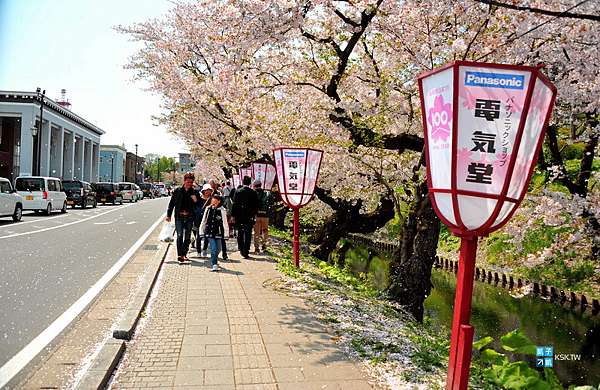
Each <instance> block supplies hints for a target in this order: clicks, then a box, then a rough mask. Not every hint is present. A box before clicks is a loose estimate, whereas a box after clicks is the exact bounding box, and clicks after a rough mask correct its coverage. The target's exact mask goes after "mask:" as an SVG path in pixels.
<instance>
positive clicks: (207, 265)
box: [174, 259, 244, 275]
mask: <svg viewBox="0 0 600 390" xmlns="http://www.w3.org/2000/svg"><path fill="white" fill-rule="evenodd" d="M174 263H176V262H174ZM184 264H186V265H189V266H191V267H202V268H206V270H207V271H210V259H205V260H192V259H190V261H189V262H187V263H184ZM222 264H223V262H222V261H219V271H218V272H220V273H222V274H228V275H244V273H243V272H240V271H234V270H230V269H227V268H224V267H223V266H222Z"/></svg>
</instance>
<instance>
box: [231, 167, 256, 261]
mask: <svg viewBox="0 0 600 390" xmlns="http://www.w3.org/2000/svg"><path fill="white" fill-rule="evenodd" d="M250 183H252V179H251V178H250V176H244V178H243V179H242V185H243V187H242V188H240V189H239V190H236V191H235V195H234V196H233V205H232V208H231V214H232V217H233V222H234V223H235V226H236V228H237V231H238V232H237V240H238V250H239V251H240V254H241V255H242V257H243V258H244V259H249V258H250V244H251V241H252V227H253V226H254V222H255V220H254V219H255V217H256V211H257V210H258V198H257V196H256V191H254V190H253V189H252V188H250Z"/></svg>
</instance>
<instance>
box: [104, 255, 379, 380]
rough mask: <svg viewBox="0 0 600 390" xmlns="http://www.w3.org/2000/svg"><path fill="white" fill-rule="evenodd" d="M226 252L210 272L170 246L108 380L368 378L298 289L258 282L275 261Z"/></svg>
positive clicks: (204, 264) (270, 272)
mask: <svg viewBox="0 0 600 390" xmlns="http://www.w3.org/2000/svg"><path fill="white" fill-rule="evenodd" d="M230 258H231V260H230V261H229V262H221V263H220V264H221V266H222V268H223V269H222V270H221V271H220V272H218V273H213V272H209V268H208V260H205V259H192V260H193V262H192V263H191V264H185V265H180V264H178V263H177V262H176V261H175V255H174V253H173V251H172V250H171V251H170V252H169V254H168V257H167V259H166V261H165V264H164V266H163V267H164V268H163V275H162V276H161V282H160V285H159V290H158V295H157V297H156V299H155V300H154V301H153V303H152V307H151V308H149V311H150V313H149V314H148V318H146V320H145V323H144V324H143V327H142V328H141V330H140V331H138V334H137V335H136V336H135V338H134V341H133V342H132V343H130V344H129V345H128V349H127V352H126V355H125V358H124V360H123V363H122V367H121V369H120V371H119V374H118V376H117V377H116V379H115V380H114V381H113V385H112V386H113V388H150V387H159V388H181V389H184V388H188V389H225V390H227V389H303V390H307V389H344V390H346V389H348V390H352V389H371V388H372V387H371V386H370V385H369V383H368V382H367V381H366V380H365V379H364V376H363V374H362V373H361V371H360V369H359V368H358V366H356V365H355V364H354V363H352V362H351V361H349V360H348V359H347V358H346V357H345V355H343V354H342V353H341V352H340V350H339V348H338V347H337V346H336V344H335V342H334V341H333V340H332V338H331V334H330V331H329V329H327V328H326V327H324V326H323V325H321V323H319V322H318V321H317V320H316V319H315V317H314V316H313V315H312V314H311V313H310V312H309V310H308V308H307V307H306V306H305V305H304V303H303V302H302V301H301V300H300V299H299V298H295V297H289V296H286V295H284V294H281V293H278V292H275V291H273V290H272V289H270V288H269V287H263V282H264V281H265V280H268V279H270V278H275V277H278V276H279V274H278V272H277V271H276V270H275V266H274V264H273V263H272V262H270V261H268V259H266V258H264V257H255V259H254V260H240V257H239V254H238V253H233V254H232V256H231V257H230Z"/></svg>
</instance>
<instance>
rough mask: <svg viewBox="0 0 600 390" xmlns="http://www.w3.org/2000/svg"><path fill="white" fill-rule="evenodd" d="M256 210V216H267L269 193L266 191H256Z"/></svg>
mask: <svg viewBox="0 0 600 390" xmlns="http://www.w3.org/2000/svg"><path fill="white" fill-rule="evenodd" d="M257 195H258V212H257V214H256V215H257V216H259V217H267V216H268V215H269V212H270V211H271V193H269V192H268V191H264V190H263V191H260V192H258V194H257Z"/></svg>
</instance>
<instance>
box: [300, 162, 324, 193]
mask: <svg viewBox="0 0 600 390" xmlns="http://www.w3.org/2000/svg"><path fill="white" fill-rule="evenodd" d="M322 156H323V152H321V151H319V150H308V160H307V164H306V178H305V181H306V182H305V183H304V191H303V192H304V193H305V194H310V197H309V200H310V198H312V194H313V193H314V191H315V187H316V185H317V178H318V176H319V169H320V168H321V157H322ZM309 200H307V203H308V201H309Z"/></svg>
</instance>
